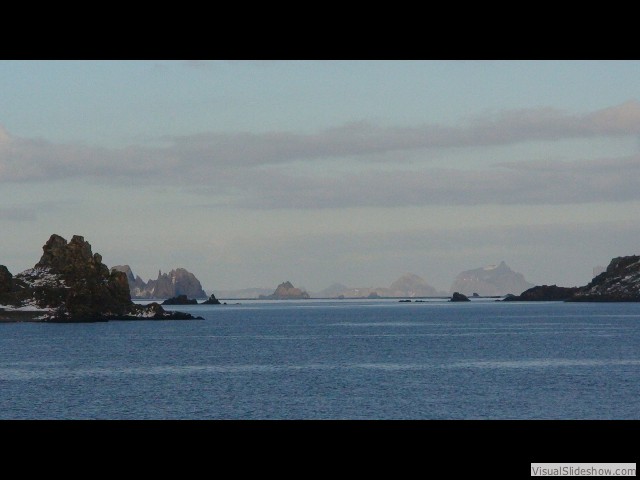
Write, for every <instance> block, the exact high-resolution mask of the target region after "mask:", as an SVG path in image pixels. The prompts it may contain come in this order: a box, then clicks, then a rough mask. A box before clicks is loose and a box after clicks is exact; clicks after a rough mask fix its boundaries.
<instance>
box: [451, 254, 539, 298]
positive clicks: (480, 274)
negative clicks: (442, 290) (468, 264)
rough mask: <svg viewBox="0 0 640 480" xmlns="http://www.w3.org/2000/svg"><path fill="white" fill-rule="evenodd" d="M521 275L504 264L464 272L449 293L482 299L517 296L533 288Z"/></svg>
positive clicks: (459, 275) (457, 278)
mask: <svg viewBox="0 0 640 480" xmlns="http://www.w3.org/2000/svg"><path fill="white" fill-rule="evenodd" d="M533 286H534V285H533V283H530V282H527V281H526V280H525V278H524V276H523V275H522V274H521V273H517V272H514V271H513V270H511V268H509V266H508V265H507V264H506V263H505V262H504V261H502V262H500V263H499V264H498V265H488V266H486V267H481V268H476V269H473V270H467V271H464V272H462V273H460V274H458V276H457V277H456V279H455V280H454V282H453V284H452V285H451V288H450V289H449V292H450V293H454V292H459V293H462V294H465V295H472V294H474V293H477V294H478V295H480V296H484V297H493V296H503V295H507V294H516V295H517V294H519V293H521V292H524V291H525V290H527V289H529V288H531V287H533Z"/></svg>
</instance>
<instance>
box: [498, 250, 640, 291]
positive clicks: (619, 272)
mask: <svg viewBox="0 0 640 480" xmlns="http://www.w3.org/2000/svg"><path fill="white" fill-rule="evenodd" d="M504 301H565V302H640V256H638V255H631V256H626V257H616V258H614V259H612V260H611V262H610V263H609V266H608V267H607V268H606V270H605V271H604V272H602V273H600V274H599V275H597V276H595V277H594V278H593V279H592V280H591V282H589V283H588V284H587V285H585V286H583V287H558V286H557V285H540V286H535V287H532V288H530V289H528V290H526V291H524V292H522V293H521V294H520V295H510V296H507V297H505V298H504Z"/></svg>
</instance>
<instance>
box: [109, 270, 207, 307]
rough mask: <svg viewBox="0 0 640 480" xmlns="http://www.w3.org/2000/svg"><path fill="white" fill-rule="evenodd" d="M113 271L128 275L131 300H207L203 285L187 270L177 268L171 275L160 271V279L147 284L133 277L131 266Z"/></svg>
mask: <svg viewBox="0 0 640 480" xmlns="http://www.w3.org/2000/svg"><path fill="white" fill-rule="evenodd" d="M111 270H118V271H121V272H124V273H125V274H126V275H127V279H128V281H129V289H130V293H131V298H137V299H149V298H150V299H156V298H157V299H160V298H173V297H177V296H179V295H186V296H187V297H189V298H207V294H206V293H205V291H204V290H203V289H202V284H201V283H200V280H198V279H197V278H196V276H195V275H194V274H193V273H191V272H189V271H188V270H187V269H185V268H176V269H174V270H171V271H170V272H169V273H162V271H158V278H156V279H155V280H149V281H148V282H145V281H144V280H142V278H140V277H139V276H135V277H134V275H133V272H132V271H131V267H129V265H116V266H115V267H112V268H111Z"/></svg>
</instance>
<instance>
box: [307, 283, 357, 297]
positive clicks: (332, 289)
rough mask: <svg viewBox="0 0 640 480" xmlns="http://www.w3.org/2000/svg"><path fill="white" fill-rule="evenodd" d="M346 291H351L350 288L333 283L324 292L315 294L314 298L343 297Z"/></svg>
mask: <svg viewBox="0 0 640 480" xmlns="http://www.w3.org/2000/svg"><path fill="white" fill-rule="evenodd" d="M346 290H349V287H347V286H346V285H343V284H341V283H332V284H331V285H329V286H328V287H327V288H325V289H324V290H322V291H320V292H316V293H314V294H313V296H314V297H315V298H336V297H339V296H340V295H342V293H343V292H344V291H346Z"/></svg>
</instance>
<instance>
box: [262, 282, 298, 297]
mask: <svg viewBox="0 0 640 480" xmlns="http://www.w3.org/2000/svg"><path fill="white" fill-rule="evenodd" d="M259 298H260V299H262V300H300V299H306V298H310V297H309V294H308V293H307V292H305V291H304V290H300V289H299V288H296V287H294V286H293V285H292V284H291V282H289V281H287V282H284V283H281V284H280V285H278V288H276V290H275V292H273V293H272V294H271V295H260V297H259Z"/></svg>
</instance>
